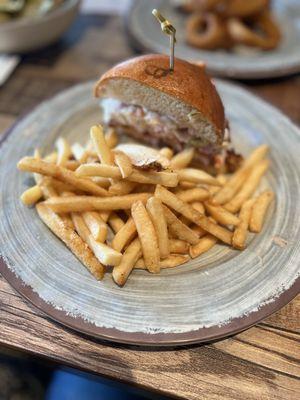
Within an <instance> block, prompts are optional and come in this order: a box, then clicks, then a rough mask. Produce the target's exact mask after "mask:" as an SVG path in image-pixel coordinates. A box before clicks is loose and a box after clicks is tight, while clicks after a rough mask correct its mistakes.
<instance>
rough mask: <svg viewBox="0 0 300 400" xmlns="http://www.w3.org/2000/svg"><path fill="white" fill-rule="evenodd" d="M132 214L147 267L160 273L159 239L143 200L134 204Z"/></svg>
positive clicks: (153, 271)
mask: <svg viewBox="0 0 300 400" xmlns="http://www.w3.org/2000/svg"><path fill="white" fill-rule="evenodd" d="M131 215H132V218H133V220H134V223H135V225H136V229H137V232H138V236H139V239H140V242H141V246H142V253H143V257H144V260H145V263H146V265H147V268H148V270H149V271H150V272H152V273H158V272H159V271H160V267H159V258H160V257H159V247H158V241H157V237H156V233H155V229H154V226H153V223H152V221H151V219H150V217H149V215H148V213H147V210H146V208H145V206H144V204H143V203H142V202H141V201H137V202H135V203H134V204H133V205H132V207H131Z"/></svg>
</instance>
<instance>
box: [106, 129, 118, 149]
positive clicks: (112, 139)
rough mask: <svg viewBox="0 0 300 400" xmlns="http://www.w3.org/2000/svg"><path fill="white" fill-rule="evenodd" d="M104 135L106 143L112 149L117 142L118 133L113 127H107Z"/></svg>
mask: <svg viewBox="0 0 300 400" xmlns="http://www.w3.org/2000/svg"><path fill="white" fill-rule="evenodd" d="M104 137H105V141H106V144H107V146H108V147H109V148H110V149H113V148H114V147H116V145H117V144H118V141H119V139H118V135H117V133H116V131H115V130H114V129H113V128H108V130H107V132H106V133H105V135H104Z"/></svg>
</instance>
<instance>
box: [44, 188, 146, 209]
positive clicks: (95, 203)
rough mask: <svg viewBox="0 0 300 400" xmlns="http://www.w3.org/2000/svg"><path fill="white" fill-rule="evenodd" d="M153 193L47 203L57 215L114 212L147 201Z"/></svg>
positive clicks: (74, 197)
mask: <svg viewBox="0 0 300 400" xmlns="http://www.w3.org/2000/svg"><path fill="white" fill-rule="evenodd" d="M149 197H151V193H133V194H127V195H125V196H114V197H103V198H100V197H95V196H73V197H70V198H68V199H64V198H60V197H53V198H51V199H49V200H47V201H46V203H47V206H49V207H50V208H51V209H52V210H53V211H55V212H57V213H68V212H83V211H113V210H127V209H129V208H130V207H131V206H132V204H133V203H134V202H136V201H139V200H140V201H142V202H143V203H146V201H147V200H148V199H149Z"/></svg>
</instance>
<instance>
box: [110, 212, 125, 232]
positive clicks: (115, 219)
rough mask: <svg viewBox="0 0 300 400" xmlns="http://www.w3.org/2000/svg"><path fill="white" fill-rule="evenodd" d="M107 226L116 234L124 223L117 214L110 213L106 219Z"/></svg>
mask: <svg viewBox="0 0 300 400" xmlns="http://www.w3.org/2000/svg"><path fill="white" fill-rule="evenodd" d="M108 224H109V226H110V227H111V229H112V230H113V231H114V233H118V232H119V231H120V230H121V229H122V228H123V226H124V225H125V222H124V221H123V220H122V218H120V217H119V216H118V214H117V213H115V212H112V213H111V214H110V216H109V218H108Z"/></svg>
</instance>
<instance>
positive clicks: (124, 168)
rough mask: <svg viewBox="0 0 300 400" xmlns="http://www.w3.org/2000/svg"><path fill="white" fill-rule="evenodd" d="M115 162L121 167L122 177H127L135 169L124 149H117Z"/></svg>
mask: <svg viewBox="0 0 300 400" xmlns="http://www.w3.org/2000/svg"><path fill="white" fill-rule="evenodd" d="M115 163H116V164H117V166H118V167H119V169H120V172H121V175H122V178H123V179H125V178H127V177H128V176H129V175H130V174H131V173H132V171H133V168H132V164H131V161H130V158H129V157H128V156H127V155H126V154H125V153H123V152H122V151H115Z"/></svg>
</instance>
